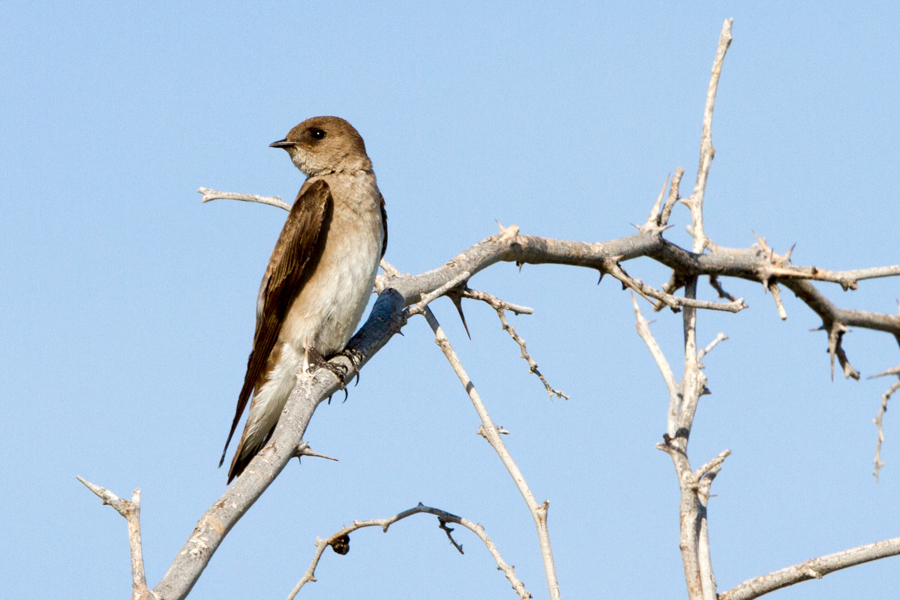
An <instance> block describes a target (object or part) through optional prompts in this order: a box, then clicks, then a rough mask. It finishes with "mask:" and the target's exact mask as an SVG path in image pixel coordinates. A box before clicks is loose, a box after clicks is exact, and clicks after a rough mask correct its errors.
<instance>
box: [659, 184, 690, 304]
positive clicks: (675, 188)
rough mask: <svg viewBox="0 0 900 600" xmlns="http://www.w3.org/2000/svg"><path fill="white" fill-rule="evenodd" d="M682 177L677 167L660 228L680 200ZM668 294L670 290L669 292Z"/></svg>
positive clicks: (667, 220) (660, 217) (663, 225)
mask: <svg viewBox="0 0 900 600" xmlns="http://www.w3.org/2000/svg"><path fill="white" fill-rule="evenodd" d="M683 176H684V169H682V168H681V167H678V168H677V169H675V175H674V176H673V177H672V185H671V186H669V197H668V198H667V199H666V204H665V206H663V209H662V213H661V214H660V215H659V225H660V227H665V226H666V225H668V223H669V215H671V214H672V209H673V208H674V207H675V203H676V202H678V201H679V200H680V199H681V196H680V195H679V194H678V192H679V188H680V187H681V178H682V177H683ZM669 291H670V292H671V291H672V290H669Z"/></svg>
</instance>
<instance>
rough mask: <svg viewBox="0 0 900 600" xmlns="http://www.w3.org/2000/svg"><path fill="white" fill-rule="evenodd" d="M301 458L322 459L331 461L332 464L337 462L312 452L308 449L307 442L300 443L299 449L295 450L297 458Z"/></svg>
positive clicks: (334, 459)
mask: <svg viewBox="0 0 900 600" xmlns="http://www.w3.org/2000/svg"><path fill="white" fill-rule="evenodd" d="M301 456H312V457H313V458H324V459H325V460H333V461H334V462H339V461H338V459H336V458H332V457H330V456H326V455H324V454H319V453H318V452H314V451H313V449H312V448H310V447H309V443H308V442H303V443H301V444H300V447H299V448H298V449H297V458H299V457H301Z"/></svg>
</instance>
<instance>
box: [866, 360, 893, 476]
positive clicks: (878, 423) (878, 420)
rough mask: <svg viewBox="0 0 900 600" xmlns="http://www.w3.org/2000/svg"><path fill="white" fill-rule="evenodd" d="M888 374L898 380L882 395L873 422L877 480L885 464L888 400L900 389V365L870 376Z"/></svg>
mask: <svg viewBox="0 0 900 600" xmlns="http://www.w3.org/2000/svg"><path fill="white" fill-rule="evenodd" d="M887 375H896V376H897V381H895V382H894V384H893V385H892V386H891V387H890V388H888V391H886V392H885V393H883V394H882V395H881V406H880V407H879V408H878V414H877V415H875V418H874V419H872V422H873V423H875V427H876V428H877V429H878V444H877V445H876V446H875V460H874V462H875V472H874V473H873V475H875V481H878V473H879V471H881V467H883V466H884V463H883V462H881V444H882V442H884V414H885V413H886V412H887V405H888V400H890V399H891V396H892V395H893V393H894V392H896V391H897V390H900V365H898V366H896V367H894V368H892V369H888V370H887V371H884V372H882V373H878V374H877V375H872V376H871V377H869V379H875V378H876V377H885V376H887Z"/></svg>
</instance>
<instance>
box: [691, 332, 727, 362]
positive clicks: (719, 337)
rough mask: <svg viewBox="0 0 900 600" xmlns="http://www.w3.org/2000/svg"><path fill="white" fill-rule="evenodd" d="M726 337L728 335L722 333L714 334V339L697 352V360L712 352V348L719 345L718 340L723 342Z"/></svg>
mask: <svg viewBox="0 0 900 600" xmlns="http://www.w3.org/2000/svg"><path fill="white" fill-rule="evenodd" d="M727 339H728V336H727V335H725V334H724V333H720V334H719V335H717V336H716V339H714V340H713V341H711V342H710V343H709V345H708V346H707V347H706V348H704V349H703V350H701V351H700V352H698V353H697V360H703V357H704V356H706V355H707V354H709V353H710V352H712V349H713V348H715V347H716V346H718V345H719V343H720V342H724V341H725V340H727Z"/></svg>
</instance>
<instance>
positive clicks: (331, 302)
mask: <svg viewBox="0 0 900 600" xmlns="http://www.w3.org/2000/svg"><path fill="white" fill-rule="evenodd" d="M348 213H349V214H348ZM372 221H375V225H377V228H375V227H373V226H372V225H373V224H372ZM380 221H381V220H380V219H371V217H370V218H368V219H367V220H364V219H363V215H361V214H360V213H359V212H357V211H344V214H335V215H334V219H333V221H332V228H331V231H330V232H329V236H328V240H327V242H326V245H325V250H324V252H323V254H322V257H321V259H320V261H319V264H318V265H317V267H316V269H315V271H314V273H313V275H312V277H310V279H309V280H308V281H307V282H306V284H305V285H304V286H303V289H302V290H301V292H300V293H299V294H298V295H297V297H296V298H295V299H294V301H293V303H292V304H291V306H290V308H289V309H288V314H287V315H286V316H285V319H284V322H283V323H282V326H281V330H280V332H279V335H278V341H277V342H276V347H280V350H281V356H280V358H279V361H278V364H277V365H276V366H275V368H274V369H273V370H272V371H271V372H270V373H269V377H268V381H267V382H266V383H265V385H263V386H262V388H261V389H258V390H256V393H255V394H254V397H253V402H252V403H251V406H250V414H249V415H248V417H247V432H246V437H247V438H248V439H257V438H258V437H260V436H264V435H266V432H268V431H269V430H270V429H271V428H272V427H274V426H275V423H276V422H277V421H278V416H279V415H280V414H281V411H282V409H284V405H285V403H287V399H288V397H289V396H290V393H291V390H292V389H293V387H294V383H295V382H296V378H297V374H298V373H300V372H301V371H302V370H305V369H307V368H308V367H309V363H311V362H312V360H311V359H310V360H309V363H308V362H307V356H306V348H307V345H308V346H309V347H311V348H314V349H316V350H317V351H318V352H319V353H320V354H321V355H323V356H325V357H328V356H329V355H331V354H334V353H335V352H338V351H340V350H342V349H343V348H344V346H346V344H347V342H348V341H349V340H350V337H351V336H352V335H353V332H354V330H355V329H356V326H357V325H358V324H359V320H360V318H361V317H362V314H363V311H364V310H365V309H366V304H367V303H368V300H369V295H370V294H371V293H372V288H373V286H374V284H375V275H376V274H377V272H378V263H379V261H380V259H381V248H382V241H383V237H382V236H383V229H382V226H381V222H380ZM337 231H339V232H340V235H335V233H336V232H337Z"/></svg>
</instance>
